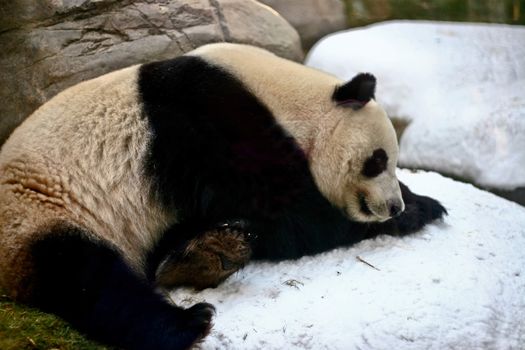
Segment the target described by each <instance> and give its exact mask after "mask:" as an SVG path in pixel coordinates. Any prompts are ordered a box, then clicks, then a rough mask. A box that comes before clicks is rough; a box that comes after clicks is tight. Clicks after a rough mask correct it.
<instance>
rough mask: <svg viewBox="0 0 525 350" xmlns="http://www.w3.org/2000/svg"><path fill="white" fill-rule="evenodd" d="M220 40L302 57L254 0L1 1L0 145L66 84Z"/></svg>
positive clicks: (290, 33) (292, 38) (290, 31)
mask: <svg viewBox="0 0 525 350" xmlns="http://www.w3.org/2000/svg"><path fill="white" fill-rule="evenodd" d="M219 41H230V42H241V43H247V44H253V45H256V46H261V47H264V48H267V49H269V50H271V51H273V52H275V53H276V54H278V55H280V56H283V57H286V58H290V59H293V60H296V61H301V60H302V58H303V53H302V48H301V44H300V39H299V36H298V34H297V32H296V31H295V29H294V28H293V27H292V26H291V25H289V24H288V23H287V22H286V21H285V20H284V19H283V18H282V17H281V16H279V15H278V14H277V13H275V11H273V10H271V9H269V8H268V7H266V6H264V5H261V4H260V3H258V2H256V1H254V0H185V1H182V0H157V1H152V0H143V1H116V0H61V1H59V0H45V1H32V0H16V1H2V2H0V46H1V47H2V50H0V100H1V101H2V103H1V104H0V144H2V143H3V141H5V139H6V138H7V136H8V135H9V133H10V132H11V131H12V130H13V129H14V128H15V127H16V126H17V125H18V124H20V123H21V121H22V120H23V119H25V117H27V116H28V115H29V114H30V113H31V112H33V111H34V110H35V109H36V108H37V107H38V106H40V105H41V104H43V103H44V102H45V101H47V100H48V99H49V98H51V97H52V96H54V95H55V94H56V93H58V92H59V91H61V90H63V89H65V88H67V87H69V86H71V85H74V84H76V83H78V82H80V81H83V80H87V79H90V78H93V77H96V76H99V75H101V74H104V73H107V72H109V71H112V70H115V69H118V68H122V67H126V66H129V65H133V64H136V63H143V62H147V61H152V60H158V59H166V58H171V57H176V56H178V55H180V54H182V53H184V52H187V51H190V50H192V49H193V48H196V47H198V46H200V45H203V44H206V43H210V42H219Z"/></svg>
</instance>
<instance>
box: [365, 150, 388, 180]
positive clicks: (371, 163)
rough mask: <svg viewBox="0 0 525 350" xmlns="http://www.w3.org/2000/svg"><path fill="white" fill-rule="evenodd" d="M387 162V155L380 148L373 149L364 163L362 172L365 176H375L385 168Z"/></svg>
mask: <svg viewBox="0 0 525 350" xmlns="http://www.w3.org/2000/svg"><path fill="white" fill-rule="evenodd" d="M387 163H388V156H387V155H386V152H385V150H384V149H382V148H378V149H376V150H375V151H374V153H373V154H372V156H371V157H369V158H368V159H367V160H366V161H365V163H364V165H363V170H362V172H361V173H362V174H363V175H364V176H366V177H376V176H378V175H379V174H381V173H382V172H383V171H385V170H386V165H387Z"/></svg>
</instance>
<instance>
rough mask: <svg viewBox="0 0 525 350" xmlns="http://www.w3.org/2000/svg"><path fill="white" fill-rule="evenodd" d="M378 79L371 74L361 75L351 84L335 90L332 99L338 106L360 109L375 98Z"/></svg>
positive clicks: (353, 79)
mask: <svg viewBox="0 0 525 350" xmlns="http://www.w3.org/2000/svg"><path fill="white" fill-rule="evenodd" d="M375 90H376V78H375V77H374V76H373V75H372V74H370V73H359V74H358V75H356V76H355V77H353V78H352V80H350V81H349V82H347V83H345V84H343V85H340V86H337V87H336V88H335V91H334V94H333V95H332V99H333V100H334V101H335V102H336V103H337V105H338V106H345V107H351V108H352V109H354V110H356V109H360V108H362V107H363V106H364V105H366V104H367V103H368V101H370V99H372V98H374V93H375Z"/></svg>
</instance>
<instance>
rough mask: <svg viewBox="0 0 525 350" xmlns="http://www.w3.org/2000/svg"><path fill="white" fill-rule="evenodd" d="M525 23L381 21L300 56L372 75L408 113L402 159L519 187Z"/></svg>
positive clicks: (344, 73) (383, 98)
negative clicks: (305, 55)
mask: <svg viewBox="0 0 525 350" xmlns="http://www.w3.org/2000/svg"><path fill="white" fill-rule="evenodd" d="M524 57H525V27H523V26H507V25H490V24H454V23H442V22H441V23H433V22H419V21H405V22H385V23H382V24H378V25H373V26H370V27H365V28H363V29H356V30H349V31H345V32H340V33H337V34H334V35H331V36H328V37H326V38H325V39H323V40H321V41H320V42H319V43H318V44H317V45H316V46H315V47H314V48H313V49H312V51H311V52H310V54H309V56H308V58H307V61H306V63H307V64H308V65H310V66H312V67H316V68H319V69H321V70H324V71H327V72H330V73H332V74H334V75H336V76H338V77H340V78H342V79H345V80H346V79H350V78H351V77H353V76H354V75H355V74H356V73H358V72H371V73H373V74H374V75H376V77H377V78H378V87H377V93H376V96H377V99H378V101H379V102H380V103H382V104H383V106H385V109H386V110H387V112H388V113H389V115H391V116H395V117H398V118H401V119H405V120H408V121H411V122H412V123H411V124H410V126H409V127H408V128H407V129H406V131H405V133H404V135H403V137H402V140H401V145H400V147H401V154H400V158H399V164H400V165H401V166H405V167H416V168H425V169H432V170H437V171H440V172H444V173H448V174H453V175H456V176H459V177H462V178H466V179H470V180H472V181H473V182H475V183H477V184H479V185H481V186H485V187H489V188H499V189H507V190H512V189H515V188H517V187H525V92H524V91H525V59H524Z"/></svg>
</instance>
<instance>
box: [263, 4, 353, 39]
mask: <svg viewBox="0 0 525 350" xmlns="http://www.w3.org/2000/svg"><path fill="white" fill-rule="evenodd" d="M260 2H262V3H264V4H266V5H268V6H270V7H272V8H273V9H275V10H276V11H277V12H279V13H280V14H281V16H283V17H284V18H285V19H286V20H287V21H288V22H290V24H291V25H292V26H294V28H295V29H297V31H298V32H299V35H300V36H301V41H302V43H303V46H304V47H305V48H310V47H311V46H312V45H313V44H315V42H316V41H317V40H319V39H320V38H322V37H323V36H325V35H327V34H329V33H333V32H335V31H338V30H343V29H345V28H346V15H345V7H344V3H343V2H342V1H341V0H260Z"/></svg>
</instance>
